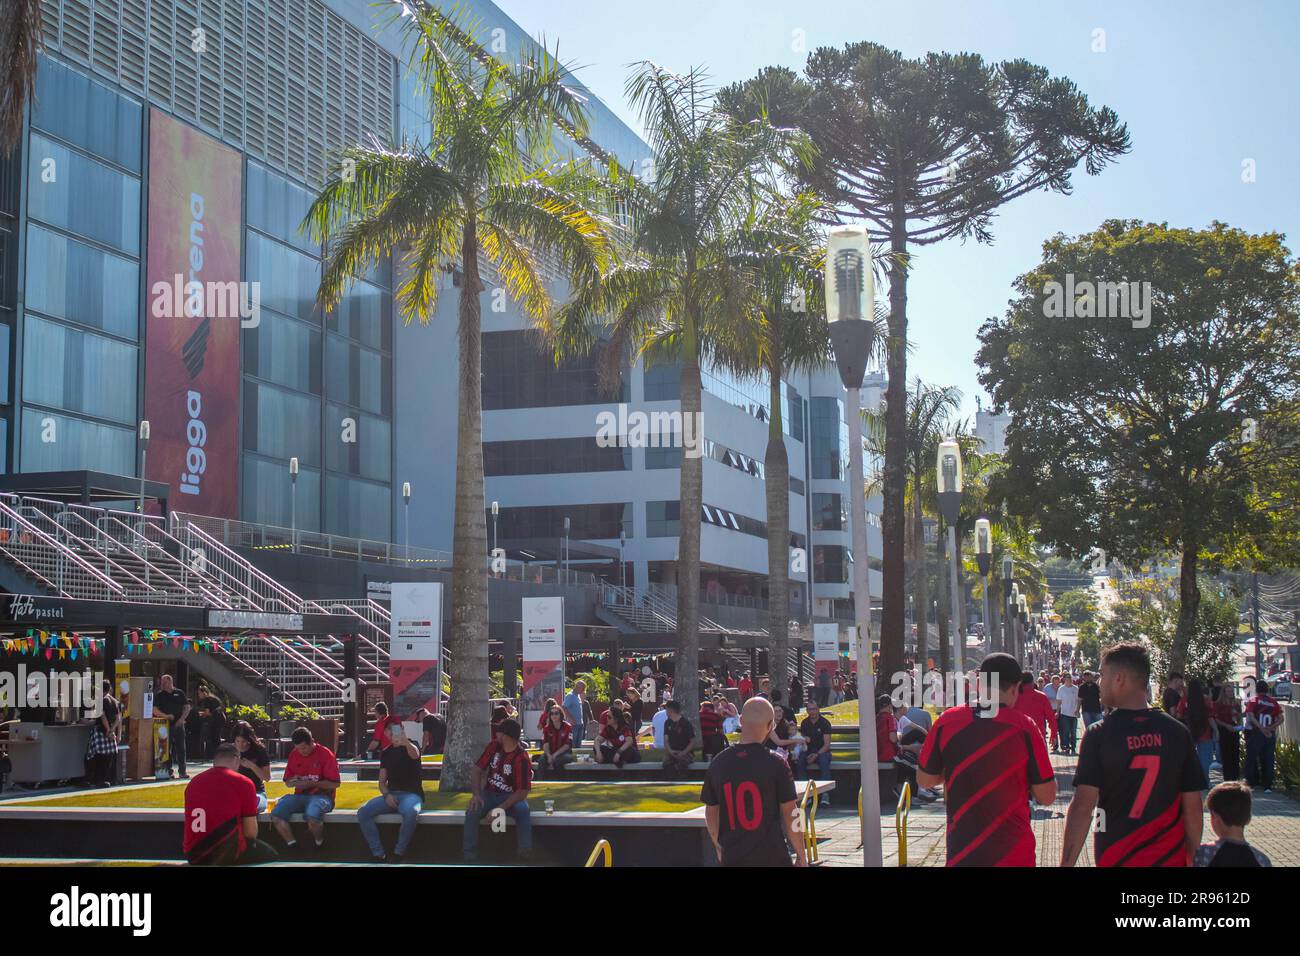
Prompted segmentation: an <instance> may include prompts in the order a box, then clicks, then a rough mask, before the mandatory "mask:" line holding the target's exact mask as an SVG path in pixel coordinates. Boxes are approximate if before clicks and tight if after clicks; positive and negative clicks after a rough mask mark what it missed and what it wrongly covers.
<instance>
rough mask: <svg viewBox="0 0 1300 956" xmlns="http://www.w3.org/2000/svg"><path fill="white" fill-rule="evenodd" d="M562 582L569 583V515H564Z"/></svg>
mask: <svg viewBox="0 0 1300 956" xmlns="http://www.w3.org/2000/svg"><path fill="white" fill-rule="evenodd" d="M564 583H565V584H568V583H569V516H568V515H565V516H564Z"/></svg>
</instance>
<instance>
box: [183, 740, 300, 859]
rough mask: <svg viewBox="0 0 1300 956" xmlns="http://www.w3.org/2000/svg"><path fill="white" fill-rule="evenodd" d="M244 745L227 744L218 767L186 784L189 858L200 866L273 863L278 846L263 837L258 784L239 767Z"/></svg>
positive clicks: (217, 755) (216, 758) (215, 761)
mask: <svg viewBox="0 0 1300 956" xmlns="http://www.w3.org/2000/svg"><path fill="white" fill-rule="evenodd" d="M238 767H239V751H238V750H236V749H235V745H234V744H221V745H219V746H218V747H217V749H216V750H215V751H213V753H212V767H211V768H210V769H208V770H205V771H203V773H201V774H199V775H198V776H197V777H195V778H194V779H193V780H191V781H190V782H189V783H188V784H187V785H186V787H185V839H184V842H183V843H182V849H183V851H184V853H185V858H186V859H187V860H189V861H190V863H191V864H192V865H194V866H239V865H241V864H251V863H269V862H270V861H272V860H274V859H276V858H277V857H276V852H275V850H273V849H271V847H270V846H268V845H267V844H265V843H263V842H262V841H261V840H259V839H258V838H257V788H256V787H254V786H253V783H252V781H251V780H249V779H248V778H247V777H245V776H244V775H243V774H241V773H240V772H239V770H238V769H237V768H238Z"/></svg>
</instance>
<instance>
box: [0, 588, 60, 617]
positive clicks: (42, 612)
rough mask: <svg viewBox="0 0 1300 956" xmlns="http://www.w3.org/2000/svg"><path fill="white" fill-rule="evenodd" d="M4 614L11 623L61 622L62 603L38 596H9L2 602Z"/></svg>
mask: <svg viewBox="0 0 1300 956" xmlns="http://www.w3.org/2000/svg"><path fill="white" fill-rule="evenodd" d="M0 606H3V607H4V609H5V613H6V615H7V616H8V618H9V620H11V621H18V622H22V621H62V620H63V619H64V618H63V614H64V607H63V602H62V600H61V599H60V598H47V597H42V596H41V595H38V594H10V595H8V596H7V599H6V600H5V601H4V603H3V605H0Z"/></svg>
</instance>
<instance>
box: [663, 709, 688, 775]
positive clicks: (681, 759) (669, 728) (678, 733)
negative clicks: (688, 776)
mask: <svg viewBox="0 0 1300 956" xmlns="http://www.w3.org/2000/svg"><path fill="white" fill-rule="evenodd" d="M664 709H665V710H667V711H668V719H667V720H666V721H664V750H665V752H666V754H667V756H665V757H664V769H665V770H668V771H671V772H673V773H684V772H685V771H687V770H689V769H690V766H691V763H692V761H694V760H695V728H694V727H692V726H691V722H690V721H689V720H687V719H686V718H685V717H683V716H682V705H681V704H679V703H678V702H677V701H675V700H670V701H669V702H668V704H667V705H666V707H665V708H664Z"/></svg>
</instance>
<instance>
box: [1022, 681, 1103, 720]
mask: <svg viewBox="0 0 1300 956" xmlns="http://www.w3.org/2000/svg"><path fill="white" fill-rule="evenodd" d="M1021 693H1023V690H1022V691H1021ZM1079 710H1080V711H1081V712H1082V714H1083V732H1084V733H1085V734H1086V733H1087V732H1088V728H1089V727H1091V726H1092V725H1093V724H1095V723H1096V722H1097V721H1099V720H1101V715H1102V710H1101V688H1100V687H1099V686H1098V685H1097V675H1096V674H1094V673H1093V672H1092V671H1084V672H1083V683H1082V684H1080V685H1079Z"/></svg>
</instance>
